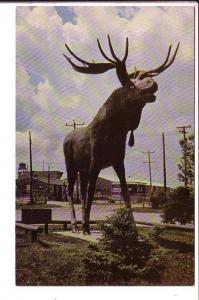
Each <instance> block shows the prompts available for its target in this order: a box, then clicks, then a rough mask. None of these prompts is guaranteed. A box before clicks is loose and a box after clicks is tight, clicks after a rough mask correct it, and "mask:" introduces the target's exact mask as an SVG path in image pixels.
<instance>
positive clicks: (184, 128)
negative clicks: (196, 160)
mask: <svg viewBox="0 0 199 300" xmlns="http://www.w3.org/2000/svg"><path fill="white" fill-rule="evenodd" d="M187 128H191V125H187V126H185V125H183V126H178V127H177V129H178V132H179V133H182V134H183V140H184V143H186V139H187V138H186V134H187V133H188V132H187V131H186V129H187ZM187 184H188V178H187V150H186V146H185V148H184V185H185V186H187Z"/></svg>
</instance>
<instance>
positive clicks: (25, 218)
mask: <svg viewBox="0 0 199 300" xmlns="http://www.w3.org/2000/svg"><path fill="white" fill-rule="evenodd" d="M51 222H52V209H50V208H23V209H22V223H23V224H44V225H45V234H48V224H49V223H51Z"/></svg>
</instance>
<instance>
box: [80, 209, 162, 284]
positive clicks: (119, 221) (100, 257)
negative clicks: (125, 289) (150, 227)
mask: <svg viewBox="0 0 199 300" xmlns="http://www.w3.org/2000/svg"><path fill="white" fill-rule="evenodd" d="M100 228H101V230H102V238H101V239H100V241H99V243H98V244H97V245H90V246H89V247H88V251H87V254H86V257H85V259H84V262H85V268H86V274H87V282H88V283H89V284H95V285H99V284H100V285H110V284H111V285H127V284H129V283H130V282H131V281H132V279H135V278H145V277H147V274H148V275H149V274H151V273H153V271H152V268H153V270H154V266H155V264H153V263H152V261H153V262H154V261H155V258H154V253H153V245H152V244H151V243H150V241H149V240H146V239H145V240H143V239H141V238H140V236H139V235H138V231H137V229H136V226H135V224H134V222H133V218H132V210H131V209H126V208H122V209H120V210H118V212H117V213H116V214H114V215H113V216H111V217H109V218H107V219H106V220H105V221H104V222H102V223H101V225H100ZM158 263H160V264H161V260H158ZM160 269H161V268H160ZM150 277H151V275H150ZM159 278H160V276H159ZM151 280H152V277H151Z"/></svg>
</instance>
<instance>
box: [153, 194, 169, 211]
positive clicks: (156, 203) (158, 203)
mask: <svg viewBox="0 0 199 300" xmlns="http://www.w3.org/2000/svg"><path fill="white" fill-rule="evenodd" d="M166 200H167V198H166V195H165V192H157V193H154V194H152V196H151V200H150V202H151V206H152V208H159V207H162V206H163V205H164V204H165V202H166Z"/></svg>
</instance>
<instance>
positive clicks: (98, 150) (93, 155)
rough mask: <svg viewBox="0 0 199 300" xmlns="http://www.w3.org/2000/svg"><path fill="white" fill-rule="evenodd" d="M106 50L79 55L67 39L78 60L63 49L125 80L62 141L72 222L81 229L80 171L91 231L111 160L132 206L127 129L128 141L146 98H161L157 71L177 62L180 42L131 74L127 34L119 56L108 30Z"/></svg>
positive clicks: (92, 68)
mask: <svg viewBox="0 0 199 300" xmlns="http://www.w3.org/2000/svg"><path fill="white" fill-rule="evenodd" d="M97 42H98V47H99V50H100V52H101V54H102V56H103V57H104V58H105V59H106V60H107V61H108V62H106V63H94V62H92V63H91V62H88V61H85V60H83V59H81V58H80V57H78V56H77V55H76V54H75V53H74V52H73V51H72V50H71V49H70V48H69V46H68V45H67V44H65V46H66V48H67V50H68V52H69V53H70V54H71V55H72V56H73V57H74V58H75V59H76V60H77V61H79V62H81V63H82V65H80V66H79V65H77V64H75V63H74V62H73V61H72V60H71V59H70V57H68V56H66V55H65V54H64V57H65V58H66V60H67V61H68V62H69V63H70V65H71V66H72V67H73V69H74V70H75V71H77V72H80V73H86V74H100V73H104V72H106V71H108V70H110V69H116V74H117V76H118V79H119V81H120V83H121V85H122V87H119V88H118V89H116V90H115V91H113V93H112V94H111V95H110V96H109V97H108V99H107V100H106V102H105V103H104V104H103V105H102V107H101V108H100V110H99V111H98V113H97V114H96V116H95V117H94V119H93V120H92V122H91V123H90V124H89V125H88V126H86V127H84V128H80V129H77V130H75V131H72V132H71V133H69V134H68V135H67V136H66V137H65V139H64V143H63V151H64V156H65V164H66V170H67V175H68V200H69V205H70V209H71V225H72V228H73V231H78V228H77V224H76V215H75V209H74V202H73V189H74V184H75V181H76V178H77V174H78V173H79V175H80V191H81V202H82V224H83V225H82V226H83V233H84V234H90V226H89V219H90V211H91V205H92V201H93V197H94V192H95V186H96V181H97V178H98V175H99V173H100V171H101V170H102V169H104V168H107V167H110V166H112V167H113V169H114V170H115V172H116V174H117V176H118V178H119V180H120V185H121V197H122V200H123V201H124V203H125V205H126V206H127V207H130V206H131V205H130V200H129V196H128V188H127V183H126V179H125V167H124V157H125V147H126V138H127V133H128V131H131V135H130V139H129V145H130V146H133V144H134V135H133V131H134V130H136V129H137V127H138V125H139V122H140V118H141V114H142V109H143V108H144V106H145V104H147V103H152V102H154V101H155V100H156V96H155V95H154V94H155V93H156V92H157V90H158V85H157V83H156V82H155V81H154V79H153V77H154V76H157V75H159V74H160V73H161V72H163V71H164V70H166V69H167V68H168V67H169V66H171V64H172V63H173V62H174V60H175V57H176V54H177V51H178V48H179V43H178V45H177V48H176V50H175V52H174V54H173V55H172V57H171V58H170V52H171V47H172V46H171V45H170V47H169V50H168V54H167V57H166V59H165V61H164V62H163V63H162V65H161V66H159V67H158V68H156V69H152V70H150V71H143V70H137V69H136V68H135V71H134V72H133V73H130V74H128V73H127V70H126V60H127V56H128V38H126V49H125V55H124V57H123V59H122V60H120V59H119V58H118V57H117V56H116V54H115V52H114V50H113V47H112V44H111V40H110V37H109V35H108V43H109V48H110V53H111V55H112V58H110V57H108V56H107V55H106V53H105V52H104V51H103V49H102V47H101V44H100V42H99V40H98V39H97Z"/></svg>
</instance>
